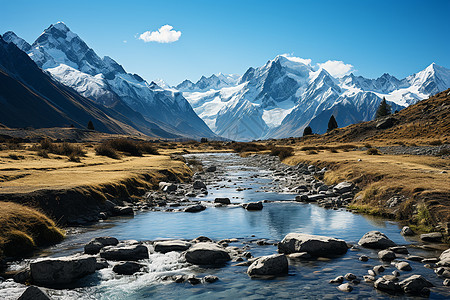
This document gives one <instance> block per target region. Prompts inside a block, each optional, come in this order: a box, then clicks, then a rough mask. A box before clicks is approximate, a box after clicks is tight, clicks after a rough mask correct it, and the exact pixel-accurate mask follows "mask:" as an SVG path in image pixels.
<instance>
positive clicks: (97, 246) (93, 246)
mask: <svg viewBox="0 0 450 300" xmlns="http://www.w3.org/2000/svg"><path fill="white" fill-rule="evenodd" d="M103 247H104V246H103V245H102V244H101V243H99V242H94V241H91V242H89V243H88V244H86V245H85V246H84V253H85V254H97V253H99V252H100V250H102V248H103Z"/></svg>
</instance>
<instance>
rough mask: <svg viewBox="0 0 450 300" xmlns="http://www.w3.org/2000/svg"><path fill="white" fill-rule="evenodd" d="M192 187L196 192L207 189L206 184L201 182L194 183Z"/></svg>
mask: <svg viewBox="0 0 450 300" xmlns="http://www.w3.org/2000/svg"><path fill="white" fill-rule="evenodd" d="M192 187H193V188H194V189H195V190H199V189H206V184H204V183H203V182H202V181H200V180H196V181H194V184H193V185H192Z"/></svg>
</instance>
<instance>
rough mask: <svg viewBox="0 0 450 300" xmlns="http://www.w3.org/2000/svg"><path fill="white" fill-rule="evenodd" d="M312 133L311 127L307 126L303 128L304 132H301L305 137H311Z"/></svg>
mask: <svg viewBox="0 0 450 300" xmlns="http://www.w3.org/2000/svg"><path fill="white" fill-rule="evenodd" d="M312 133H313V132H312V129H311V127H309V126H307V127H306V128H305V130H303V136H307V135H311V134H312Z"/></svg>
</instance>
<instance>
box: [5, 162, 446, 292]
mask: <svg viewBox="0 0 450 300" xmlns="http://www.w3.org/2000/svg"><path fill="white" fill-rule="evenodd" d="M187 159H188V161H189V160H190V159H196V160H201V161H202V162H203V164H204V165H203V169H204V171H203V172H199V173H197V174H195V175H194V177H193V179H192V182H191V183H176V182H167V183H161V184H160V190H159V191H151V192H148V193H147V194H146V195H145V197H144V201H141V202H137V201H129V202H122V203H120V205H117V204H115V206H119V207H121V209H123V210H127V211H129V213H128V215H129V217H127V218H119V219H117V217H112V216H109V215H108V214H106V212H105V215H106V216H105V219H106V220H105V221H104V222H102V223H100V224H98V225H96V226H97V227H96V226H91V227H86V228H84V229H83V228H79V229H74V231H76V232H77V234H74V235H70V236H69V237H68V239H67V240H66V241H65V242H63V243H62V244H61V245H58V246H56V247H53V248H51V249H48V250H47V252H46V253H45V254H46V255H48V256H46V257H40V258H32V259H30V260H24V261H22V262H15V263H11V265H10V270H11V272H10V273H9V274H10V275H11V276H12V278H10V279H6V280H5V279H0V281H3V280H4V281H3V282H2V283H0V297H1V298H5V299H17V297H18V296H20V295H21V294H23V296H22V298H21V299H38V298H37V297H38V296H36V295H40V296H39V297H42V298H39V299H47V298H45V297H50V298H51V299H71V298H80V299H142V298H155V297H156V298H174V299H175V298H189V297H196V298H205V299H206V298H208V299H211V298H243V297H246V298H254V299H260V298H266V299H267V298H277V299H280V298H293V297H295V298H311V297H312V298H314V297H319V298H325V299H332V298H340V297H346V298H361V297H365V298H366V297H369V298H370V297H377V298H391V297H393V296H395V297H408V296H422V297H431V298H441V299H445V298H448V297H449V296H450V288H449V287H448V285H449V284H450V282H449V279H450V256H449V254H450V250H447V251H444V252H443V250H444V249H446V248H445V246H444V245H441V244H439V242H440V238H439V237H438V236H437V235H436V234H435V235H429V236H423V237H421V238H422V240H420V238H419V237H417V236H415V235H413V234H414V233H413V232H411V231H410V230H408V228H401V227H400V226H398V224H396V223H395V222H390V221H385V220H382V219H373V218H365V217H364V216H361V215H355V214H352V213H350V212H347V211H346V210H345V206H346V205H347V204H348V203H349V201H350V200H351V199H352V197H353V196H354V194H355V193H356V192H357V188H356V187H355V186H353V185H352V184H350V183H345V182H343V183H340V184H338V185H336V186H326V185H325V184H323V183H322V182H321V181H320V178H321V176H323V174H324V173H325V172H326V169H318V168H316V167H314V166H308V165H298V166H294V167H289V166H286V165H283V164H281V163H280V162H279V160H278V158H277V157H271V156H251V157H248V158H245V159H244V158H239V157H237V156H236V155H234V154H226V155H208V154H205V155H196V156H190V157H187ZM131 212H132V213H131ZM132 215H134V218H131V217H132ZM80 229H81V230H80ZM411 235H412V236H411ZM130 239H131V240H130ZM267 280H269V281H267ZM24 283H28V284H32V285H33V286H36V287H27V286H26V285H24Z"/></svg>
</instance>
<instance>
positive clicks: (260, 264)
mask: <svg viewBox="0 0 450 300" xmlns="http://www.w3.org/2000/svg"><path fill="white" fill-rule="evenodd" d="M288 268H289V265H288V260H287V258H286V256H285V255H283V254H273V255H269V256H262V257H260V258H258V259H257V260H255V261H254V262H253V263H252V264H251V265H250V267H248V270H247V274H248V275H249V276H250V277H257V276H272V275H285V274H287V273H288Z"/></svg>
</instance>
